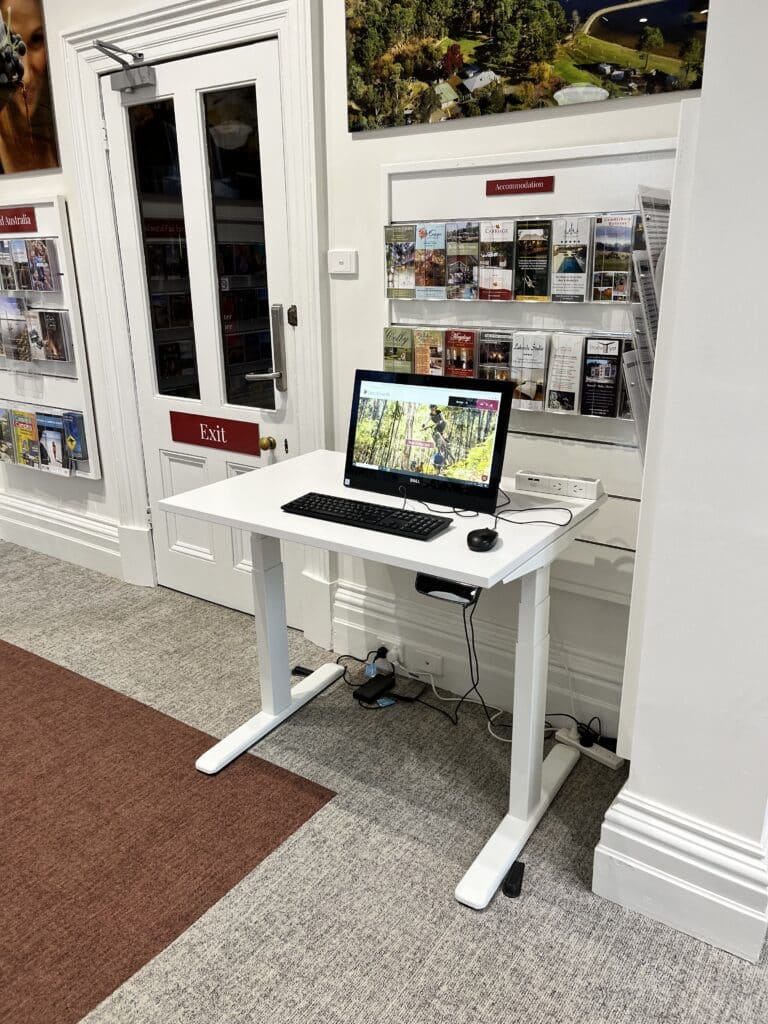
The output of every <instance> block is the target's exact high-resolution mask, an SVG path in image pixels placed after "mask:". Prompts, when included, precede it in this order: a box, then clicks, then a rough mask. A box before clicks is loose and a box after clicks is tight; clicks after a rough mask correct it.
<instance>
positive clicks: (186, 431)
mask: <svg viewBox="0 0 768 1024" xmlns="http://www.w3.org/2000/svg"><path fill="white" fill-rule="evenodd" d="M171 437H172V438H173V440H174V441H179V442H181V444H199V445H202V447H203V448H225V449H226V450H227V451H230V452H241V453H242V454H243V455H261V449H260V448H259V424H258V423H245V422H243V421H242V420H225V419H221V418H220V417H219V416H195V415H194V414H193V413H189V412H172V413H171Z"/></svg>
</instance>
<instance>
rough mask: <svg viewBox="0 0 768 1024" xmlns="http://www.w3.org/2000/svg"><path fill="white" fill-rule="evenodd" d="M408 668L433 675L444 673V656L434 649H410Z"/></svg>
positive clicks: (408, 652) (407, 658)
mask: <svg viewBox="0 0 768 1024" xmlns="http://www.w3.org/2000/svg"><path fill="white" fill-rule="evenodd" d="M406 654H407V657H406V661H407V663H408V664H407V668H408V670H409V671H410V672H422V673H426V674H427V675H431V676H441V675H442V674H443V658H442V655H440V654H435V653H434V652H433V651H418V650H415V649H414V650H412V649H409V650H408V651H407V652H406Z"/></svg>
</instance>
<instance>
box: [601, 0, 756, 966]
mask: <svg viewBox="0 0 768 1024" xmlns="http://www.w3.org/2000/svg"><path fill="white" fill-rule="evenodd" d="M739 15H740V16H739V17H738V18H734V17H733V12H732V11H731V10H726V7H725V5H713V9H712V15H711V19H710V25H709V38H708V43H707V68H706V78H705V86H704V91H703V95H702V100H701V105H700V117H699V123H698V142H696V141H695V133H694V131H693V129H692V130H691V132H690V133H686V135H684V137H683V139H682V140H681V144H682V145H683V146H684V147H685V148H686V149H689V148H691V147H692V146H694V145H695V146H696V150H695V154H693V155H692V160H693V161H694V166H695V174H694V176H693V183H692V188H691V193H690V203H689V211H688V216H687V225H686V228H685V230H681V231H679V232H678V233H677V237H676V248H675V249H674V251H670V253H669V256H668V258H669V259H671V260H672V262H673V264H674V267H675V278H676V285H677V286H676V288H675V293H674V296H670V299H671V302H672V307H671V315H670V316H668V317H666V319H665V321H664V323H663V324H662V333H660V336H659V347H658V351H657V364H656V383H655V384H654V396H653V410H652V419H651V429H650V434H649V439H648V450H647V456H646V476H645V491H644V504H643V511H642V514H641V520H640V528H639V537H638V551H637V554H638V559H639V561H640V562H641V563H642V578H643V587H642V592H641V593H639V594H638V595H637V596H638V600H637V601H635V602H634V603H633V608H632V634H633V639H636V640H637V655H636V660H637V686H638V689H637V699H636V715H635V721H634V729H633V735H632V764H631V772H630V776H629V781H628V783H627V785H626V786H625V789H624V790H623V791H622V794H621V795H620V797H619V798H618V800H617V802H616V804H615V805H614V807H613V808H612V810H611V811H610V812H609V814H608V816H607V817H606V823H605V825H604V829H603V839H602V842H601V845H600V847H599V848H598V853H597V856H596V870H595V888H596V890H597V891H598V892H601V893H602V894H604V895H607V896H609V897H610V898H612V899H616V900H617V901H618V902H621V903H624V904H625V905H627V906H634V907H636V908H637V909H642V911H643V912H644V913H647V914H650V915H652V916H654V917H657V918H658V919H660V920H663V921H667V922H669V923H671V924H673V925H675V926H676V927H678V928H681V929H683V930H685V931H689V932H691V933H692V934H695V935H699V936H701V937H702V938H705V939H708V940H709V941H711V942H713V943H715V944H717V945H721V946H723V947H724V948H726V949H731V950H733V951H734V952H737V953H739V954H741V955H743V956H746V957H748V958H750V959H756V958H757V956H758V955H759V953H760V948H761V946H762V942H763V937H764V935H765V932H766V923H767V922H768V865H767V852H768V851H767V850H766V838H767V836H766V821H767V819H766V805H767V802H768V758H766V735H768V688H767V687H766V681H765V665H766V662H767V661H768V630H767V629H766V622H767V621H768V586H766V566H768V527H767V526H766V508H767V507H768V475H767V474H766V469H767V468H768V460H766V457H765V454H764V439H765V437H766V435H767V434H768V413H767V412H766V404H765V395H764V392H765V380H766V378H767V377H768V349H766V345H765V315H764V309H763V305H762V302H761V301H760V295H761V294H762V291H761V286H760V269H759V268H760V267H761V266H762V260H763V254H764V248H765V245H764V235H765V227H766V222H767V220H768V218H766V215H765V166H766V157H768V122H766V118H765V110H764V102H763V92H764V86H763V74H762V60H763V58H762V51H761V43H760V40H761V39H763V38H764V37H765V34H766V31H768V10H766V7H765V4H764V3H762V2H761V0H743V2H742V3H741V4H739ZM745 25H747V26H749V27H750V28H749V31H748V32H745V31H744V26H745ZM735 83H738V91H737V92H736V90H735V89H734V84H735ZM686 159H688V158H687V157H686Z"/></svg>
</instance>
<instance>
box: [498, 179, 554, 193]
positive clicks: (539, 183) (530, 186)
mask: <svg viewBox="0 0 768 1024" xmlns="http://www.w3.org/2000/svg"><path fill="white" fill-rule="evenodd" d="M554 191H555V176H554V174H547V175H545V176H544V177H540V178H493V179H492V180H490V181H486V183H485V194H486V195H487V196H527V195H530V194H531V193H536V192H542V193H544V192H554Z"/></svg>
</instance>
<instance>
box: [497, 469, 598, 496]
mask: <svg viewBox="0 0 768 1024" xmlns="http://www.w3.org/2000/svg"><path fill="white" fill-rule="evenodd" d="M515 490H517V491H530V492H532V493H533V494H553V495H558V496H560V497H563V498H584V499H585V500H588V499H592V500H594V499H596V498H599V497H600V496H601V494H603V493H604V492H603V485H602V482H601V481H600V480H598V479H597V478H596V477H583V476H556V475H555V474H553V473H531V472H529V471H528V470H524V469H521V470H518V472H517V473H515Z"/></svg>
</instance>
